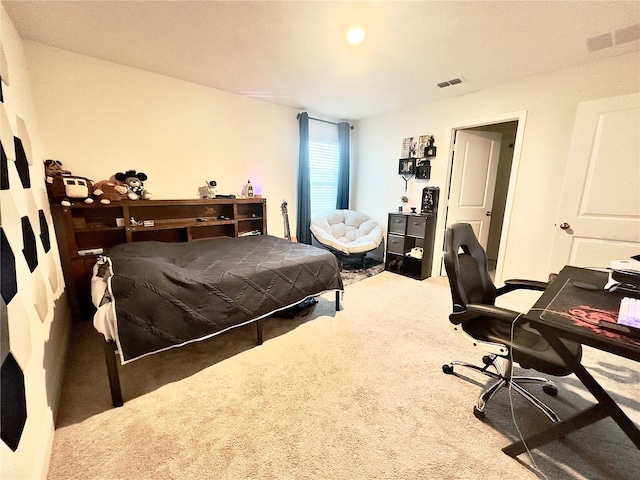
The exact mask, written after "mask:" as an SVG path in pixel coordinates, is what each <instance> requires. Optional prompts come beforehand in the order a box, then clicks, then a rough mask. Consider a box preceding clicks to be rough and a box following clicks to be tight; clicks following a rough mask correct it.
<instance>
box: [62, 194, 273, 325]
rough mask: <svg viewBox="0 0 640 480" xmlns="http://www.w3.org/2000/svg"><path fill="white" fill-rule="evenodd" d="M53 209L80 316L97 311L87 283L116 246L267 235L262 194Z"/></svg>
mask: <svg viewBox="0 0 640 480" xmlns="http://www.w3.org/2000/svg"><path fill="white" fill-rule="evenodd" d="M51 211H52V215H53V220H54V225H55V229H56V236H57V239H58V246H59V250H60V260H61V262H62V270H63V273H64V279H65V283H66V286H67V294H68V297H69V303H70V304H71V308H72V311H73V313H74V315H76V316H78V317H82V318H90V317H91V316H92V315H93V312H94V311H95V308H94V307H93V305H92V303H91V297H90V287H91V285H90V283H91V274H92V271H93V266H94V264H95V262H96V259H97V257H98V255H100V254H101V253H103V252H104V251H106V250H107V249H108V248H110V247H113V246H114V245H117V244H119V243H129V242H138V241H145V240H157V241H162V242H190V241H194V240H206V239H209V238H215V237H237V236H240V235H243V234H247V232H257V233H260V234H262V235H266V234H267V201H266V199H264V198H248V199H231V198H224V199H219V198H214V199H194V200H124V201H120V202H111V203H110V204H109V205H102V204H100V203H97V202H95V203H92V204H90V205H87V204H85V203H82V202H76V203H74V204H73V205H71V206H70V207H64V206H62V205H59V204H52V205H51ZM134 220H135V222H136V223H135V224H134V223H133V221H134ZM145 221H146V223H145Z"/></svg>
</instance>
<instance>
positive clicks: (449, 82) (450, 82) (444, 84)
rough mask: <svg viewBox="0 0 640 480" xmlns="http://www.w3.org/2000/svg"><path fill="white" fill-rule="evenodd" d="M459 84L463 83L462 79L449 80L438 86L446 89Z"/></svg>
mask: <svg viewBox="0 0 640 480" xmlns="http://www.w3.org/2000/svg"><path fill="white" fill-rule="evenodd" d="M459 83H462V79H461V78H454V79H452V80H448V81H446V82H440V83H438V86H439V87H440V88H444V87H450V86H451V85H458V84H459Z"/></svg>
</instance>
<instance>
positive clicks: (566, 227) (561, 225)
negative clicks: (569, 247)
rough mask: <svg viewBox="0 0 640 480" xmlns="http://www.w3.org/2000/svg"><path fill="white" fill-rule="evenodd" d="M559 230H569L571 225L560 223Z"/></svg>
mask: <svg viewBox="0 0 640 480" xmlns="http://www.w3.org/2000/svg"><path fill="white" fill-rule="evenodd" d="M560 228H561V229H562V230H568V229H569V228H571V225H569V224H568V223H566V222H565V223H561V224H560Z"/></svg>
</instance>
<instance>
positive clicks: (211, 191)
mask: <svg viewBox="0 0 640 480" xmlns="http://www.w3.org/2000/svg"><path fill="white" fill-rule="evenodd" d="M217 186H218V183H217V182H216V181H215V180H205V182H204V186H203V187H200V188H198V197H200V198H216V187H217Z"/></svg>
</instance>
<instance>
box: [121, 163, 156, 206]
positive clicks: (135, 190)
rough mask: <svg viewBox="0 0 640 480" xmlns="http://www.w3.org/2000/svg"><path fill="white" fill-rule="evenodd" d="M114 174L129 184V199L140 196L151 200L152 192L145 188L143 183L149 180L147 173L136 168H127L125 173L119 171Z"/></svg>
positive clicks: (136, 198) (135, 198)
mask: <svg viewBox="0 0 640 480" xmlns="http://www.w3.org/2000/svg"><path fill="white" fill-rule="evenodd" d="M114 176H115V179H116V180H118V181H119V182H122V183H124V184H125V185H126V186H127V197H129V200H138V199H140V198H142V199H144V200H149V199H150V198H151V193H150V192H148V191H147V190H146V189H145V188H144V184H143V183H142V182H144V181H146V180H147V175H146V174H144V173H142V172H136V171H135V170H127V171H126V172H124V173H122V172H118V173H116V174H115V175H114Z"/></svg>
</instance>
